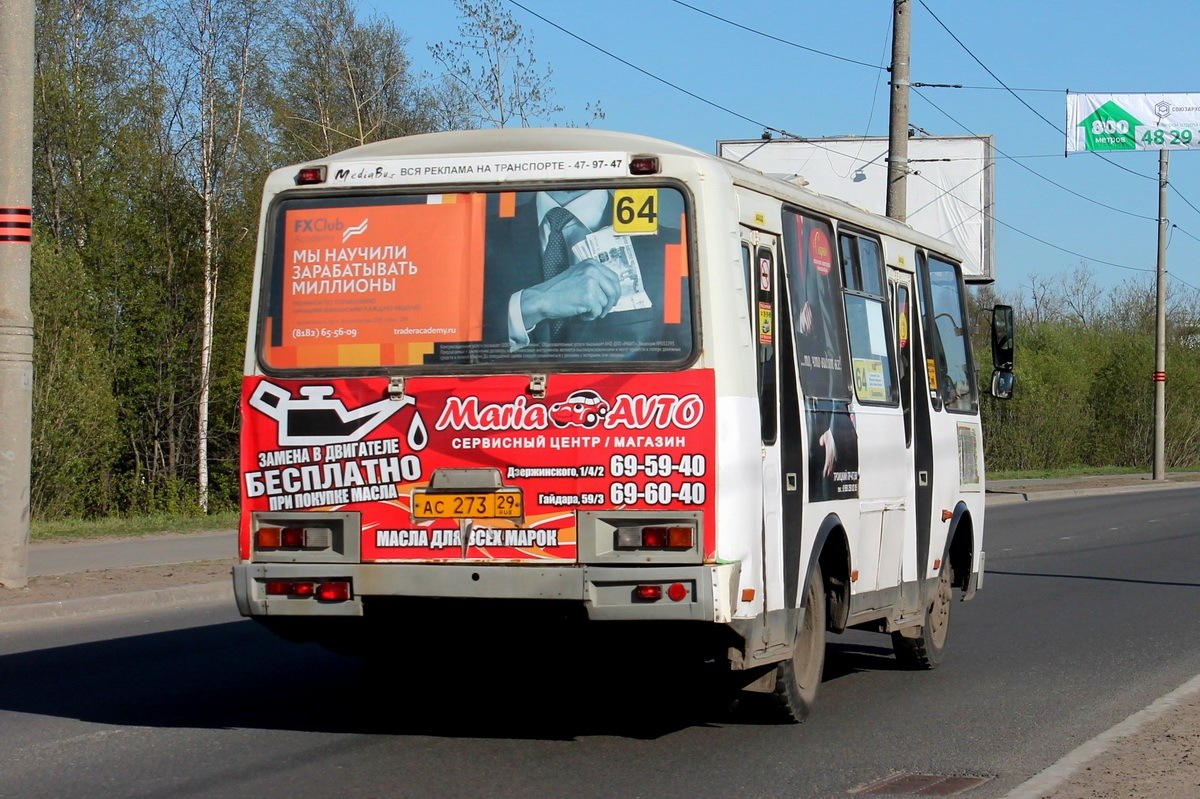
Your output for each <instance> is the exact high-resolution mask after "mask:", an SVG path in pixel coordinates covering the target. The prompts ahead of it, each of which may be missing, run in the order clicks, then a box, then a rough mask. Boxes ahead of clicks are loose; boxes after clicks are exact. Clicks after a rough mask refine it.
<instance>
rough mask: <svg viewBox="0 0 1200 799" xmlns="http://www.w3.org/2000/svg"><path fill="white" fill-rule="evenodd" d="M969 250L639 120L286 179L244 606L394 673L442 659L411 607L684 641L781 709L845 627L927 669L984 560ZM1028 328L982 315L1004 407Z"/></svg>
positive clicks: (262, 311) (252, 335)
mask: <svg viewBox="0 0 1200 799" xmlns="http://www.w3.org/2000/svg"><path fill="white" fill-rule="evenodd" d="M959 260H960V259H959V257H958V255H957V254H956V253H955V252H954V251H953V250H952V249H951V248H950V247H948V246H947V245H945V244H944V243H943V242H940V241H938V240H936V239H933V238H930V237H927V236H924V235H921V234H919V233H916V232H914V231H912V230H911V229H909V228H908V227H906V226H904V225H901V224H898V223H896V222H894V221H892V220H888V219H884V218H880V217H878V216H874V215H871V214H868V213H866V212H864V211H862V210H860V209H857V208H855V207H852V206H850V205H848V204H845V203H842V202H839V201H837V200H833V199H830V198H827V197H822V196H819V195H817V194H815V193H814V192H812V191H809V190H806V189H805V188H803V187H801V186H799V185H795V184H793V183H790V182H784V181H780V180H776V179H773V178H769V177H766V176H764V175H763V174H761V173H759V172H756V171H754V170H751V169H748V168H745V167H742V166H740V165H738V164H735V163H732V162H729V161H726V160H723V159H721V158H718V157H715V156H713V155H708V154H705V153H701V152H698V151H695V150H692V149H689V148H685V147H682V146H678V145H675V144H670V143H667V142H663V141H658V140H654V139H650V138H645V137H640V136H634V135H627V134H619V133H606V132H598V131H592V130H576V129H554V130H533V129H522V130H489V131H465V132H454V133H439V134H429V135H421V136H413V137H409V138H402V139H395V140H391V141H383V142H378V143H375V144H370V145H367V146H364V147H358V148H355V149H352V150H348V151H346V152H343V153H339V154H337V155H334V156H331V157H329V158H325V159H321V160H318V161H314V162H311V163H306V164H302V165H298V166H293V167H288V168H284V169H280V170H277V171H275V172H274V173H272V174H271V176H270V177H269V179H268V180H267V183H266V187H265V191H264V196H263V209H262V217H261V221H260V228H259V239H258V254H257V260H256V270H257V278H256V281H255V289H254V293H253V298H252V303H253V307H252V312H251V325H250V330H249V335H248V338H247V347H246V361H245V384H244V390H243V397H242V412H243V433H242V435H243V441H242V450H241V475H242V496H243V499H242V516H241V529H240V563H239V564H238V565H237V566H236V567H235V569H234V588H235V594H236V600H237V605H238V608H239V610H240V611H241V613H242V614H243V615H245V616H249V617H251V618H253V619H255V620H257V621H259V622H261V623H263V624H264V625H267V626H268V627H270V628H271V629H273V630H275V631H276V632H278V633H280V634H281V635H284V636H286V637H288V638H291V639H294V640H316V641H319V642H321V643H323V644H326V645H328V646H331V647H335V648H356V647H357V648H360V649H363V650H365V651H367V652H368V653H374V656H375V657H384V658H393V659H396V660H398V661H400V660H403V659H405V658H406V657H410V655H406V654H405V651H406V645H407V646H409V647H418V648H420V649H423V650H428V648H429V647H431V646H435V644H433V643H431V641H432V640H433V639H428V640H427V639H425V638H423V637H418V636H417V635H416V634H415V633H414V632H413V631H414V630H417V629H421V630H423V632H422V634H421V635H422V636H424V635H425V634H428V633H430V632H431V631H434V630H439V629H440V630H446V629H458V630H461V629H465V628H464V627H463V625H467V624H473V625H476V626H477V627H480V628H482V627H492V628H495V629H505V630H511V631H515V632H521V633H524V634H525V635H526V636H532V638H534V639H536V638H537V636H538V635H539V634H540V631H542V630H548V629H550V627H549V620H551V619H553V620H554V621H555V622H556V623H560V622H563V621H564V620H565V621H566V622H567V623H568V625H569V626H571V627H572V629H574V630H582V631H584V634H585V635H587V634H590V633H592V632H595V633H597V634H604V635H606V636H613V638H614V639H615V640H617V641H627V642H629V645H630V646H633V645H634V643H633V642H635V641H637V642H640V643H639V644H638V645H642V644H644V643H645V642H646V641H658V642H660V643H665V644H667V645H668V647H669V648H671V649H673V650H676V651H686V652H687V653H689V655H690V656H694V657H695V658H696V660H697V661H703V662H705V663H707V664H709V665H710V666H711V667H713V668H715V670H716V671H717V672H718V675H719V677H720V679H721V683H720V685H723V686H731V687H733V688H735V689H737V690H746V691H754V692H760V693H764V694H768V695H770V697H771V698H772V699H771V700H770V702H771V704H773V705H774V706H776V707H777V708H778V709H779V710H780V711H781V713H782V715H783V716H784V717H786V718H788V719H791V720H802V719H803V718H804V717H805V716H806V715H807V713H808V711H809V708H810V706H811V705H812V702H813V700H814V697H815V695H816V691H817V687H818V685H819V683H820V681H821V674H822V668H823V663H824V654H825V638H826V632H827V631H831V632H833V633H840V632H843V631H845V630H847V629H849V628H858V629H866V630H872V631H878V632H880V633H888V634H890V635H891V639H892V642H893V644H894V649H895V653H896V656H897V658H899V659H900V660H902V661H903V662H905V663H906V664H910V665H913V666H917V667H924V668H932V667H934V666H936V665H937V664H938V662H939V661H940V660H941V658H942V654H943V650H944V647H945V645H946V635H947V625H948V622H949V614H950V605H951V599H952V596H953V592H954V590H955V589H958V590H959V591H960V592H961V594H962V597H963V598H964V599H969V598H971V597H972V596H973V595H974V594H975V592H976V590H977V589H978V588H979V586H980V584H981V582H982V579H983V573H984V553H983V512H984V470H983V445H982V438H981V431H980V417H979V402H980V398H979V392H978V389H977V386H976V383H977V381H976V363H975V360H974V356H973V354H972V351H971V345H970V335H969V330H970V327H971V320H970V319H968V316H967V305H966V299H965V296H964V286H963V279H962V274H961V270H960V266H959ZM1011 325H1012V318H1011V309H1006V308H1002V307H1001V308H998V309H996V310H994V311H993V347H992V348H993V357H994V360H995V367H996V371H995V373H994V375H993V380H992V393H993V394H995V395H997V396H1007V395H1008V394H1010V393H1011V390H1012V344H1011V342H1012V336H1011V332H1012V327H1011ZM998 331H999V333H1001V334H1005V335H999V336H998ZM645 633H649V635H646V634H645ZM381 640H386V641H387V642H389V645H388V647H384V646H383V645H381V644H379V643H378V642H379V641H381Z"/></svg>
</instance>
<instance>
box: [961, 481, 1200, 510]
mask: <svg viewBox="0 0 1200 799" xmlns="http://www.w3.org/2000/svg"><path fill="white" fill-rule="evenodd" d="M1180 488H1200V482H1173V483H1166V484H1164V485H1155V484H1149V485H1130V486H1107V487H1104V488H1062V489H1056V490H1052V491H995V492H993V491H992V490H991V489H988V490H987V492H986V495H985V498H984V501H985V502H986V503H987V505H988V506H993V505H1012V504H1016V503H1018V502H1038V501H1044V500H1051V499H1074V498H1076V497H1095V496H1100V495H1105V494H1107V495H1112V494H1138V493H1142V492H1148V491H1170V490H1173V489H1180Z"/></svg>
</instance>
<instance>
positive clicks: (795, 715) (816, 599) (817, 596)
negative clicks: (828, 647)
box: [773, 564, 825, 722]
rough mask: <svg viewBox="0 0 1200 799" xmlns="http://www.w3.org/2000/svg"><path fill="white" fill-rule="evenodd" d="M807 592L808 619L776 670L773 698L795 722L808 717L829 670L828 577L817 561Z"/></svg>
mask: <svg viewBox="0 0 1200 799" xmlns="http://www.w3.org/2000/svg"><path fill="white" fill-rule="evenodd" d="M806 592H807V593H806V595H805V603H804V620H803V621H802V622H801V623H800V629H799V630H797V631H796V645H795V649H794V650H793V652H792V658H791V660H785V661H783V662H782V663H780V664H779V665H778V666H777V667H776V672H775V692H774V694H773V699H774V700H775V703H776V705H777V706H778V708H779V712H780V714H781V715H782V716H783V717H784V718H785V719H786V720H788V721H793V722H801V721H804V720H805V719H806V718H808V714H809V712H811V710H812V706H813V702H814V701H815V700H816V698H817V687H818V686H819V685H820V684H821V674H822V672H824V670H825V581H824V579H823V577H822V575H821V566H820V564H813V569H812V574H811V575H809V578H808V587H807V589H806Z"/></svg>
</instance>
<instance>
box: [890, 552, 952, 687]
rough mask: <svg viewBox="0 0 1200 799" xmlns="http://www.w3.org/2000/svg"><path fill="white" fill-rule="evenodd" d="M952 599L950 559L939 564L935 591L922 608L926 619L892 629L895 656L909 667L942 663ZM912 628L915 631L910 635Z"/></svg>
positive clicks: (924, 667)
mask: <svg viewBox="0 0 1200 799" xmlns="http://www.w3.org/2000/svg"><path fill="white" fill-rule="evenodd" d="M953 599H954V570H953V569H951V568H950V559H949V558H947V559H946V561H945V562H944V563H943V564H942V570H941V571H940V572H939V573H938V583H937V591H936V592H935V593H934V595H933V599H932V600H931V601H930V602H929V605H928V606H927V607H926V608H925V620H924V621H923V622H922V623H921V626H920V627H917V628H916V629H915V630H910V631H908V632H909V633H910V634H909V635H905V634H904V633H905V631H904V630H897V631H896V632H894V633H892V649H893V650H894V651H895V653H896V660H898V661H900V663H902V664H903V665H905V666H907V667H908V668H911V669H936V668H937V667H938V666H939V665H941V663H942V657H943V655H944V653H945V651H946V637H947V635H948V634H949V632H950V603H951V602H952V601H953ZM913 632H915V633H916V635H915V636H914V635H912V633H913Z"/></svg>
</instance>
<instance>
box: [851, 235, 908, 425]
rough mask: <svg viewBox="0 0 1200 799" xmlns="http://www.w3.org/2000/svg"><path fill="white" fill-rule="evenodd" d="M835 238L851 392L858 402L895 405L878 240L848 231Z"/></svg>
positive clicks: (889, 335)
mask: <svg viewBox="0 0 1200 799" xmlns="http://www.w3.org/2000/svg"><path fill="white" fill-rule="evenodd" d="M838 241H839V244H841V249H842V272H843V276H844V278H845V281H846V291H845V293H844V301H845V305H846V326H847V328H848V330H849V333H850V358H851V365H852V366H853V374H854V391H855V394H856V395H857V396H858V401H859V402H864V403H871V404H883V405H896V404H897V401H898V398H897V392H896V378H895V372H894V370H893V362H894V360H895V359H894V358H893V355H892V353H893V350H894V344H893V335H892V329H891V325H890V324H889V319H888V303H887V298H886V297H885V296H884V282H883V264H882V262H881V260H880V257H879V242H877V241H875V240H874V239H870V238H867V237H865V236H859V235H854V234H849V233H843V234H841V235H840V236H839V237H838Z"/></svg>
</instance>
